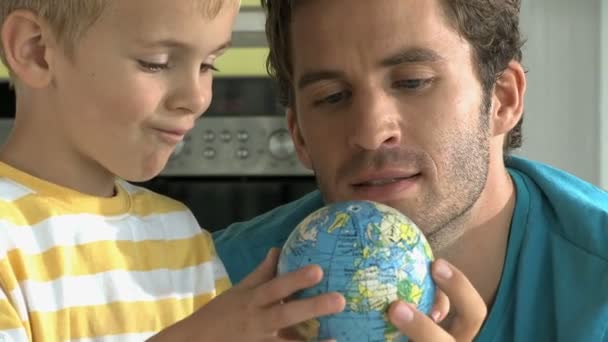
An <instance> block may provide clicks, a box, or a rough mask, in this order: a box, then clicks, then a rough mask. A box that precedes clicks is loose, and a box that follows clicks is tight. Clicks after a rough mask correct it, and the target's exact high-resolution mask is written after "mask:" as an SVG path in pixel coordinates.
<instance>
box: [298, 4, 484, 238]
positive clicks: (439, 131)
mask: <svg viewBox="0 0 608 342" xmlns="http://www.w3.org/2000/svg"><path fill="white" fill-rule="evenodd" d="M292 40H293V45H292V47H293V56H294V59H293V68H294V89H295V103H294V106H293V108H291V110H290V112H289V115H288V120H289V125H290V130H291V133H292V136H293V138H294V141H295V144H296V149H297V152H298V155H299V157H300V159H301V160H302V162H303V163H304V164H305V165H307V166H308V167H310V168H312V169H313V170H314V171H315V173H316V176H317V180H318V183H319V187H320V189H321V192H322V193H323V195H324V197H325V199H326V200H327V201H328V202H335V201H343V200H351V199H368V200H374V201H378V202H382V203H385V204H388V205H390V206H392V207H395V208H397V209H399V210H401V211H402V212H404V213H405V214H406V215H408V216H410V217H411V218H412V219H413V220H414V221H415V222H416V223H417V224H418V225H419V226H420V227H421V228H422V229H423V231H424V232H425V233H426V234H427V237H428V238H429V240H430V241H431V243H434V244H435V245H437V244H441V241H435V240H437V239H444V237H442V236H444V235H445V234H439V232H442V228H445V227H448V226H450V223H453V222H455V220H456V219H457V218H459V217H462V216H463V215H465V214H466V213H467V212H468V210H469V209H470V208H471V207H472V206H473V204H474V203H475V202H476V201H477V199H478V198H479V196H480V194H481V192H482V190H483V187H484V185H485V182H486V178H487V173H488V163H489V128H488V114H487V113H488V111H489V108H488V107H489V104H488V103H489V101H490V100H489V99H487V101H483V99H484V96H483V92H482V88H481V84H480V82H479V80H478V78H477V76H476V73H475V71H474V67H473V64H472V62H473V60H472V49H471V47H470V45H469V44H468V43H467V42H466V41H465V40H464V39H462V38H461V37H460V36H459V35H458V33H457V32H455V31H454V30H453V29H452V28H451V26H449V25H448V23H447V21H446V19H445V17H444V16H443V12H442V9H441V7H440V4H439V2H438V0H383V1H368V0H311V1H305V2H301V3H300V4H298V6H297V7H296V10H295V13H294V18H293V23H292Z"/></svg>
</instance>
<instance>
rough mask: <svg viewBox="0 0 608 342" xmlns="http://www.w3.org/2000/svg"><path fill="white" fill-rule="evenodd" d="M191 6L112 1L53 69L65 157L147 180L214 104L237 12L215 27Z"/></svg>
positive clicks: (230, 9) (154, 0)
mask: <svg viewBox="0 0 608 342" xmlns="http://www.w3.org/2000/svg"><path fill="white" fill-rule="evenodd" d="M197 2H199V1H192V0H175V1H166V0H129V1H110V2H108V4H107V7H106V8H105V9H104V12H103V13H102V15H101V16H100V18H99V19H98V20H97V22H96V23H95V24H94V25H92V27H91V28H90V29H89V30H88V31H87V32H86V33H85V34H84V36H83V37H82V39H81V40H79V41H78V42H77V44H76V49H75V51H74V55H73V56H62V55H60V56H59V57H60V58H58V59H57V60H56V61H55V65H54V68H55V69H56V70H57V71H56V75H55V80H54V94H53V97H54V98H55V99H57V100H56V101H55V102H56V103H55V106H56V108H55V112H57V113H58V114H57V120H58V122H59V125H58V127H60V128H59V129H60V130H62V132H58V134H56V135H57V136H62V137H64V139H65V141H64V144H67V146H68V149H70V150H76V151H75V153H76V154H78V155H79V156H80V158H83V159H85V160H87V161H92V162H94V163H96V164H98V165H101V166H102V167H103V168H104V169H106V170H108V171H109V172H111V173H112V174H115V175H118V176H119V177H122V178H126V179H128V180H134V181H137V180H146V179H149V178H151V177H152V176H155V175H156V174H158V172H160V170H161V169H162V168H163V167H164V166H165V163H166V162H167V159H168V158H169V156H170V155H171V153H172V152H173V150H174V148H175V146H176V145H177V144H178V143H179V142H180V141H181V140H182V139H183V138H184V135H185V134H186V133H187V132H188V131H189V130H190V129H191V128H192V127H193V126H194V125H195V121H196V119H197V118H198V117H200V115H201V114H202V113H203V112H204V111H205V110H206V109H207V108H208V106H209V103H210V101H211V95H212V94H211V81H212V70H211V68H210V66H212V65H213V63H214V62H215V59H216V58H217V57H218V56H219V55H220V54H221V53H222V52H223V50H224V46H225V44H227V43H228V42H229V41H230V37H231V33H232V26H233V23H234V20H235V17H236V14H237V10H238V9H237V7H236V6H235V5H234V4H231V5H225V8H223V9H222V10H221V12H220V13H219V14H218V15H217V16H216V17H214V18H213V19H209V18H207V17H206V16H205V15H204V14H203V11H202V10H201V9H200V8H199V6H198V5H197Z"/></svg>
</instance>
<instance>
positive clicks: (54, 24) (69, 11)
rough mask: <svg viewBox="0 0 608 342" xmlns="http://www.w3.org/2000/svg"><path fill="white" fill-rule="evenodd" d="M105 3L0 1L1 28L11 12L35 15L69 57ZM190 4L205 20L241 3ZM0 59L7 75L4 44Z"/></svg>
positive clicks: (200, 0) (102, 0)
mask: <svg viewBox="0 0 608 342" xmlns="http://www.w3.org/2000/svg"><path fill="white" fill-rule="evenodd" d="M108 1H110V0H0V29H1V28H2V26H3V25H4V21H5V20H6V18H7V17H8V15H9V14H11V13H12V12H13V11H16V10H20V9H21V10H28V11H31V12H34V13H36V14H37V15H39V16H40V17H41V18H42V19H43V20H45V21H46V22H47V23H48V24H49V26H50V27H51V29H52V30H53V33H54V34H55V36H56V37H57V39H58V41H59V42H60V43H61V44H62V45H63V47H64V48H65V49H66V52H67V53H68V54H69V53H70V52H71V51H72V50H73V48H74V44H75V42H77V41H78V39H79V38H80V37H81V36H82V34H83V33H85V32H86V31H87V29H88V28H89V27H90V26H91V25H93V24H94V23H95V21H96V20H97V18H99V16H100V15H101V13H102V12H103V9H104V7H105V6H106V4H107V2H108ZM119 1H129V0H119ZM168 1H169V0H168ZM193 2H195V3H197V4H199V5H200V9H201V11H202V12H203V14H204V15H205V16H206V17H208V18H213V17H215V16H216V15H217V14H218V13H219V11H220V10H221V9H222V7H223V6H224V5H225V4H226V3H228V4H235V5H236V4H240V0H193ZM0 59H1V60H2V62H3V63H4V65H6V67H7V68H8V69H9V72H10V66H9V65H8V63H7V62H6V56H5V53H4V45H3V44H0ZM11 78H12V74H11Z"/></svg>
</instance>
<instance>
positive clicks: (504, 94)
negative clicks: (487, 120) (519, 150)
mask: <svg viewBox="0 0 608 342" xmlns="http://www.w3.org/2000/svg"><path fill="white" fill-rule="evenodd" d="M525 93H526V74H525V71H524V69H523V67H522V66H521V64H520V63H519V62H517V61H515V60H512V61H511V62H509V65H508V66H507V68H506V69H505V70H504V72H503V73H502V74H501V75H500V77H499V78H498V80H496V83H495V85H494V91H493V96H492V102H493V105H492V112H491V114H492V116H491V125H492V126H491V127H492V136H498V135H505V134H507V133H508V132H509V131H511V130H512V129H513V127H515V125H516V124H517V123H518V122H519V120H520V119H521V116H522V115H523V111H524V94H525Z"/></svg>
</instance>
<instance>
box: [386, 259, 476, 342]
mask: <svg viewBox="0 0 608 342" xmlns="http://www.w3.org/2000/svg"><path fill="white" fill-rule="evenodd" d="M432 272H433V279H434V280H435V282H436V284H437V286H438V287H439V288H440V289H441V291H438V295H437V297H436V303H435V306H434V310H433V311H431V317H432V318H430V317H427V316H426V315H425V314H424V313H422V312H420V311H418V310H416V308H415V307H414V306H413V305H410V304H407V303H404V302H401V301H396V302H394V303H393V304H391V306H390V308H389V317H390V320H391V322H392V323H393V324H394V325H395V327H397V329H399V331H401V333H402V334H403V335H405V336H407V337H408V338H409V339H411V340H414V341H416V342H425V341H433V342H442V341H467V342H468V341H472V340H473V338H475V336H476V335H477V333H478V332H479V329H480V328H481V325H482V324H483V322H484V320H485V318H486V315H487V307H486V304H485V302H484V301H483V299H482V298H481V296H480V295H479V293H478V292H477V290H475V288H474V287H473V285H472V284H471V282H469V280H468V279H467V278H466V277H465V275H464V274H463V273H462V272H460V271H459V270H458V269H456V268H455V267H454V266H452V265H450V264H449V263H448V262H447V261H445V260H438V261H436V262H435V263H433V269H432ZM444 293H445V294H444ZM446 295H447V298H449V301H448V300H447V298H446V297H445V296H446ZM449 302H451V303H452V305H453V307H454V310H455V311H456V313H457V314H456V315H455V316H454V319H453V321H451V322H449V326H448V327H447V328H446V329H443V328H442V327H441V326H439V322H440V321H441V320H443V319H445V316H446V313H447V312H448V311H449V305H450V304H449ZM433 319H434V320H433Z"/></svg>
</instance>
